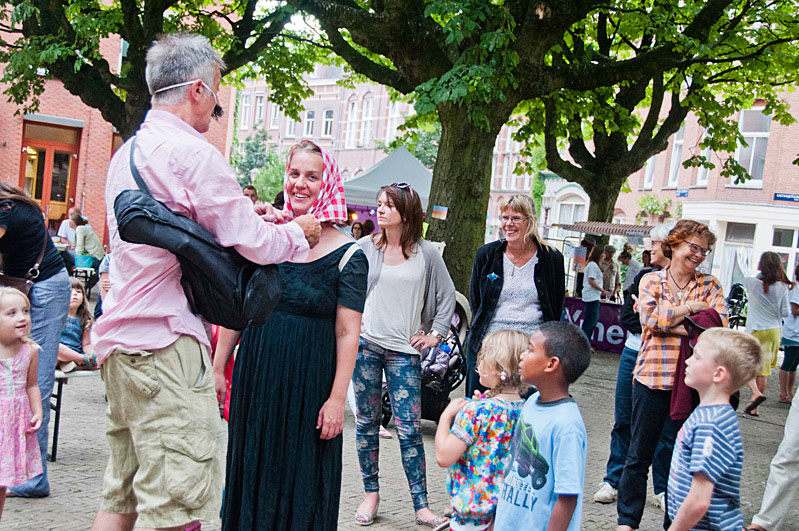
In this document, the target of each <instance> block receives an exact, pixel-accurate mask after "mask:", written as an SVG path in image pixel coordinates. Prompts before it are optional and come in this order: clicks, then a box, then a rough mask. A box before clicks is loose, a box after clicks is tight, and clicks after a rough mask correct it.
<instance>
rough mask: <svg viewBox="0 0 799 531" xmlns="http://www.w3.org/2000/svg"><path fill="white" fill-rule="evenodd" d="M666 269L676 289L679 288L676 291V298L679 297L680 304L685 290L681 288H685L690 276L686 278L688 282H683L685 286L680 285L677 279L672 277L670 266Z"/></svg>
mask: <svg viewBox="0 0 799 531" xmlns="http://www.w3.org/2000/svg"><path fill="white" fill-rule="evenodd" d="M668 271H669V276H670V277H671V279H672V280H673V281H674V285H675V286H677V289H679V291H678V292H677V298H678V299H680V304H682V298H683V296H684V295H685V291H683V290H685V288H687V287H688V284H690V283H691V278H689V279H688V282H686V283H685V286H680V285H679V284H678V283H677V279H676V278H674V275H673V274H672V273H671V268H669V269H668Z"/></svg>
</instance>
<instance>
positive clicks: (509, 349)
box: [477, 330, 530, 397]
mask: <svg viewBox="0 0 799 531" xmlns="http://www.w3.org/2000/svg"><path fill="white" fill-rule="evenodd" d="M529 339H530V336H528V335H527V334H525V333H524V332H519V331H518V330H499V331H497V332H494V333H492V334H488V335H487V336H486V337H485V339H484V340H483V346H482V347H481V348H480V353H479V354H478V355H477V367H478V368H479V367H480V366H481V364H486V368H487V369H490V370H492V371H496V373H497V374H499V380H500V381H499V384H497V385H496V386H495V387H494V388H492V389H490V390H489V391H488V392H487V393H486V396H488V397H492V396H496V395H498V394H500V393H502V392H503V390H505V389H514V388H515V389H516V390H518V391H519V393H522V392H524V391H525V390H526V389H527V385H525V384H523V383H522V380H521V375H520V374H519V360H520V359H521V356H522V353H523V352H525V351H526V350H527V342H528V341H529Z"/></svg>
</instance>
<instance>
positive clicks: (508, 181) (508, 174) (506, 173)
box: [502, 154, 514, 190]
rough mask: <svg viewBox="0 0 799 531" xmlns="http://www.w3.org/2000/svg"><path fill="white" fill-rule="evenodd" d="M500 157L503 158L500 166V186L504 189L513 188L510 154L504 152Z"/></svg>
mask: <svg viewBox="0 0 799 531" xmlns="http://www.w3.org/2000/svg"><path fill="white" fill-rule="evenodd" d="M502 158H503V159H505V162H504V164H503V168H502V188H504V189H505V190H513V189H514V186H513V167H512V164H511V155H510V154H505V155H504V156H503V157H502Z"/></svg>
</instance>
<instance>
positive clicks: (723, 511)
mask: <svg viewBox="0 0 799 531" xmlns="http://www.w3.org/2000/svg"><path fill="white" fill-rule="evenodd" d="M760 356H761V350H760V343H759V342H758V341H757V339H755V338H754V337H752V336H751V335H749V334H747V333H744V332H739V331H737V330H730V329H729V328H711V329H709V330H707V331H705V332H703V333H702V335H700V336H699V340H698V341H697V343H696V346H695V347H694V353H693V355H692V356H691V357H690V358H688V359H687V360H686V369H685V383H686V385H688V386H689V387H692V388H694V389H696V390H697V392H698V393H699V406H698V407H697V408H696V409H695V410H694V411H693V413H691V416H690V417H688V420H686V421H685V424H683V427H682V429H680V432H679V434H678V435H677V440H676V442H675V444H674V453H673V454H672V458H671V472H670V474H669V486H668V491H667V496H666V507H667V509H666V514H667V515H668V518H669V519H671V525H670V526H669V522H668V519H667V521H666V526H665V527H666V529H669V530H671V531H679V530H683V529H685V530H687V529H713V530H727V529H729V530H736V531H738V530H740V529H742V528H743V525H744V522H743V515H742V514H741V497H740V486H741V467H742V466H743V457H744V451H743V444H742V443H741V430H740V427H739V426H738V417H737V416H736V415H735V411H734V410H733V409H732V406H730V394H732V393H734V392H735V391H737V390H738V389H739V388H740V387H741V386H742V385H744V384H745V383H746V382H748V381H750V380H751V379H752V378H754V377H755V376H756V375H757V374H759V372H760V365H761V361H760Z"/></svg>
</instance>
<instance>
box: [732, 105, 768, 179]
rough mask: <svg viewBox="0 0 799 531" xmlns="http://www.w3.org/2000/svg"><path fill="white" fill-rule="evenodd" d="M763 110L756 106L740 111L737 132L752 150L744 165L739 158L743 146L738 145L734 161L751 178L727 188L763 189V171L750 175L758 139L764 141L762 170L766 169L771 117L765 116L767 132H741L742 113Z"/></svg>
mask: <svg viewBox="0 0 799 531" xmlns="http://www.w3.org/2000/svg"><path fill="white" fill-rule="evenodd" d="M763 110H765V107H763V106H762V105H761V106H757V107H752V108H751V109H744V110H742V111H741V115H740V117H739V118H738V131H740V132H741V134H742V135H744V138H745V139H747V142H746V143H747V144H749V147H751V148H752V151H751V154H750V157H749V160H748V161H746V163H744V162H742V161H741V156H742V150H743V148H744V146H743V144H741V143H739V144H738V147H737V148H736V150H735V160H737V161H738V164H740V165H741V166H743V167H744V168H746V169H747V171H748V172H749V175H750V176H751V179H749V180H747V181H746V182H744V183H741V184H735V183H734V182H730V184H728V185H727V186H735V187H739V188H763V176H764V175H763V173H764V171H761V173H760V175H756V174H754V175H753V174H752V166H753V164H754V161H755V155H756V153H757V151H756V149H755V148H756V147H757V145H758V144H759V142H758V139H761V138H762V139H765V146H764V148H763V170H765V167H766V154H767V153H768V139H769V135H770V133H771V115H768V114H766V115H765V116H766V117H768V128H767V129H768V130H767V131H765V132H762V131H757V132H744V130H743V123H744V113H747V112H762V111H763Z"/></svg>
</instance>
